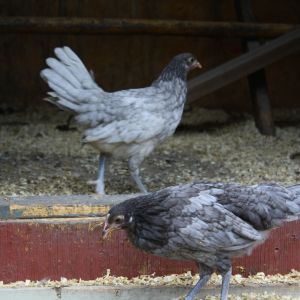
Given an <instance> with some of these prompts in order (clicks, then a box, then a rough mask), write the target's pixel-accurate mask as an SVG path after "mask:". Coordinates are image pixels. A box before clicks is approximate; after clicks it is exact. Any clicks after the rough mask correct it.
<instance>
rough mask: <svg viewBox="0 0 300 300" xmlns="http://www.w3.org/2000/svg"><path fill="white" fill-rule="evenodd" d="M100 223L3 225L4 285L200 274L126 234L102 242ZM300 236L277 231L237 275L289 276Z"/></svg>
mask: <svg viewBox="0 0 300 300" xmlns="http://www.w3.org/2000/svg"><path fill="white" fill-rule="evenodd" d="M102 220H103V219H102ZM97 222H99V219H98V218H89V219H82V218H79V219H72V220H63V219H60V220H54V221H53V222H52V221H51V220H49V219H47V220H38V221H33V220H20V221H18V220H17V221H16V220H15V221H9V222H4V221H2V222H0V241H1V243H0V265H1V268H0V281H4V282H13V281H17V280H26V279H31V280H42V279H52V280H56V279H58V280H59V279H60V278H61V277H67V278H78V279H79V278H81V279H95V278H96V277H100V276H103V275H105V274H106V272H107V269H110V272H111V274H112V275H117V276H127V277H133V276H138V275H141V274H153V273H155V274H156V275H165V274H173V273H183V272H186V271H189V270H192V271H193V272H194V273H196V272H197V271H198V270H197V266H196V265H195V264H194V263H192V262H186V261H176V260H170V259H166V258H160V257H157V256H153V255H149V254H146V253H144V252H142V251H139V250H137V249H136V248H134V247H133V246H132V245H131V244H130V243H129V242H128V241H127V238H126V234H125V233H124V232H122V231H119V232H114V233H113V234H112V235H111V237H110V238H109V239H107V240H104V241H103V240H101V232H100V230H101V228H97V227H95V226H94V225H96V224H97ZM299 232H300V221H297V222H291V223H288V224H286V225H285V226H283V227H281V228H278V229H276V230H274V231H273V232H272V233H271V235H270V238H269V239H268V240H267V241H266V243H264V244H263V245H260V246H259V247H257V248H256V249H255V250H254V251H253V253H252V255H251V256H247V257H243V258H238V259H235V260H234V262H233V271H234V273H241V272H242V273H243V274H244V275H248V274H255V273H257V272H264V273H266V274H276V273H281V274H285V273H288V272H289V271H290V270H291V269H298V270H299V269H300V256H299V248H300V235H299Z"/></svg>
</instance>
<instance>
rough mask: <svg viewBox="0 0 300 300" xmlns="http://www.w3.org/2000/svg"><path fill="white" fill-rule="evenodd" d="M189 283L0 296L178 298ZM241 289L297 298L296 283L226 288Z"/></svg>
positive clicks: (2, 292) (1, 294)
mask: <svg viewBox="0 0 300 300" xmlns="http://www.w3.org/2000/svg"><path fill="white" fill-rule="evenodd" d="M190 288H191V287H182V286H158V287H157V286H155V287H154V286H123V287H122V286H69V287H58V288H51V287H22V288H0V299H10V300H35V299H45V300H99V299H101V300H140V299H143V300H153V299H160V300H170V299H172V300H179V299H181V297H183V296H184V295H186V294H187V293H188V291H189V290H190ZM244 293H255V294H264V293H267V294H276V295H278V296H290V297H292V298H293V299H300V284H299V285H261V286H258V285H255V286H238V285H233V286H231V288H230V294H231V295H235V296H238V295H242V294H244ZM219 294H220V287H219V286H213V287H206V288H204V289H202V291H201V293H200V294H199V296H200V297H205V296H208V295H216V296H218V295H219Z"/></svg>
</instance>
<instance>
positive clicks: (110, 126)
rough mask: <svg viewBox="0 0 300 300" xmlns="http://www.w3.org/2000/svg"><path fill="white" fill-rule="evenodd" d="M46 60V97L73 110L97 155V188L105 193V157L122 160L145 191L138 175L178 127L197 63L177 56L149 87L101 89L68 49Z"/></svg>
mask: <svg viewBox="0 0 300 300" xmlns="http://www.w3.org/2000/svg"><path fill="white" fill-rule="evenodd" d="M54 52H55V54H56V56H57V58H58V59H56V58H48V59H47V60H46V63H47V65H48V67H49V68H47V69H44V70H42V71H41V77H42V78H43V79H44V80H45V81H46V82H47V83H48V85H49V87H50V88H51V89H52V90H53V91H52V92H49V93H48V94H49V95H50V97H48V98H46V99H45V100H47V101H49V102H51V103H53V104H55V105H57V106H58V107H60V108H62V109H64V110H68V111H71V112H73V113H74V114H75V116H76V117H75V119H76V121H77V122H78V123H79V124H81V125H83V126H84V127H85V131H84V134H83V138H82V141H83V142H84V143H89V144H91V145H92V146H94V147H95V148H96V149H98V150H99V152H100V153H101V155H100V158H99V173H98V178H97V180H96V181H95V182H94V183H95V184H96V192H97V193H98V194H104V193H105V188H104V171H105V160H106V158H107V157H114V158H120V159H126V160H127V161H128V165H129V170H130V173H131V176H132V178H133V180H134V181H135V183H136V184H137V186H138V188H139V190H140V191H141V192H142V193H146V192H147V190H146V188H145V186H144V185H143V183H142V181H141V179H140V176H139V167H140V164H141V163H142V161H143V160H144V158H145V157H146V156H148V155H149V154H150V153H151V152H152V150H153V149H154V148H155V147H156V146H157V145H158V144H160V143H161V142H163V141H164V140H165V139H166V138H167V137H169V136H171V135H172V134H173V133H174V131H175V129H176V127H177V126H178V124H179V122H180V120H181V116H182V112H183V106H184V103H185V100H186V94H187V85H186V78H187V73H188V72H189V71H190V70H192V69H194V68H196V67H199V68H200V67H201V66H200V64H199V62H198V61H197V59H196V58H195V57H194V56H193V55H192V54H190V53H183V54H179V55H177V56H175V57H174V58H173V59H172V60H171V62H170V63H169V64H168V65H167V66H166V67H165V68H164V70H163V71H162V73H161V74H160V75H159V77H158V78H157V79H156V80H155V81H154V82H153V83H152V84H151V85H150V86H148V87H145V88H140V89H129V90H122V91H117V92H112V93H109V92H105V91H104V90H103V89H102V88H101V87H99V86H98V85H97V84H96V82H95V81H94V79H93V76H92V74H90V73H89V72H88V71H87V69H86V67H85V66H84V65H83V63H82V61H81V60H80V58H79V57H78V56H77V55H76V54H75V53H74V52H73V51H72V50H71V49H70V48H68V47H63V48H56V49H55V50H54Z"/></svg>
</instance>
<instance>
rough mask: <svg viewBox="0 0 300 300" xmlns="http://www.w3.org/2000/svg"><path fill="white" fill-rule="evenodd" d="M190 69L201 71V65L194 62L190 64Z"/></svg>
mask: <svg viewBox="0 0 300 300" xmlns="http://www.w3.org/2000/svg"><path fill="white" fill-rule="evenodd" d="M192 68H193V69H196V68H199V69H201V68H202V66H201V64H200V63H199V61H197V60H196V61H195V62H194V63H193V64H192Z"/></svg>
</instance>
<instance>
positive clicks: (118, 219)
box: [115, 217, 123, 224]
mask: <svg viewBox="0 0 300 300" xmlns="http://www.w3.org/2000/svg"><path fill="white" fill-rule="evenodd" d="M122 221H123V218H122V217H116V218H115V223H116V224H120V223H122Z"/></svg>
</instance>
